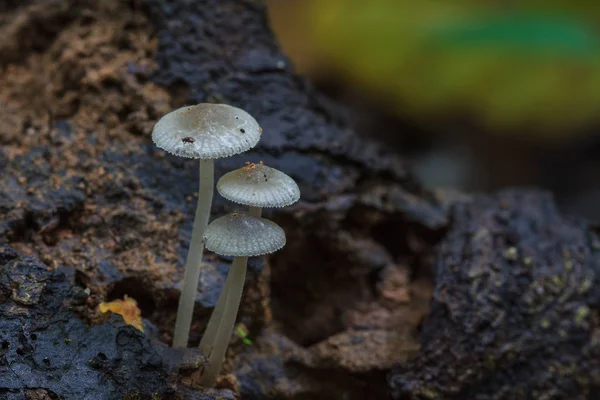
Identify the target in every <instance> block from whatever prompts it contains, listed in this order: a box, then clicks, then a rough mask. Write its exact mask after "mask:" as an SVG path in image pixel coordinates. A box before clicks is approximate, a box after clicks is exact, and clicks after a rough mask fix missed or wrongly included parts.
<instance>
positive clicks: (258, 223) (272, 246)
mask: <svg viewBox="0 0 600 400" xmlns="http://www.w3.org/2000/svg"><path fill="white" fill-rule="evenodd" d="M204 237H205V239H206V248H207V249H209V250H210V251H212V252H214V253H217V254H220V255H223V256H234V259H233V263H232V264H231V269H230V271H229V276H228V277H227V280H228V281H230V282H231V286H230V290H229V293H228V295H227V301H226V303H225V307H224V310H223V318H222V321H221V323H220V324H219V327H218V333H217V336H216V340H215V342H214V346H213V348H212V351H211V353H210V355H209V357H208V362H209V365H208V367H207V368H206V370H205V371H204V374H203V376H202V385H203V386H205V387H213V386H214V385H215V382H216V380H217V376H218V375H219V372H220V371H221V366H222V365H223V360H224V359H225V353H226V351H227V346H228V345H229V339H230V338H231V334H232V332H233V327H234V325H235V318H236V316H237V312H238V308H239V306H240V300H241V298H242V292H243V290H244V280H245V278H246V263H247V261H248V257H252V256H260V255H264V254H270V253H274V252H275V251H277V250H279V249H281V248H282V247H283V246H284V245H285V232H284V231H283V229H281V228H280V227H279V226H278V225H277V224H276V223H274V222H271V221H269V220H267V219H264V218H258V217H253V216H251V215H248V214H245V213H232V214H228V215H226V216H224V217H221V218H218V219H216V220H214V221H213V222H212V223H211V224H210V225H209V226H208V228H207V229H206V234H205V236H204ZM221 296H223V294H221Z"/></svg>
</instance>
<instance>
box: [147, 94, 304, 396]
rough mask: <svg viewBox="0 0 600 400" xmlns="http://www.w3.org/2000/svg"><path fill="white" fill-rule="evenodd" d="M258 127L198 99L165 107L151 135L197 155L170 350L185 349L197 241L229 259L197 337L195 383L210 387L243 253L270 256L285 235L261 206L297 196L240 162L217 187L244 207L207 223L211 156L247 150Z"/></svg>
mask: <svg viewBox="0 0 600 400" xmlns="http://www.w3.org/2000/svg"><path fill="white" fill-rule="evenodd" d="M261 132H262V129H261V128H260V126H259V125H258V123H257V122H256V120H255V119H254V118H253V117H252V116H251V115H250V114H248V113H247V112H245V111H243V110H240V109H238V108H235V107H232V106H228V105H224V104H206V103H203V104H198V105H196V106H190V107H183V108H180V109H178V110H175V111H172V112H171V113H169V114H167V115H165V116H164V117H163V118H161V119H160V120H159V121H158V123H157V124H156V126H155V127H154V130H153V132H152V139H153V140H154V143H155V144H156V146H158V147H159V148H161V149H163V150H165V151H167V152H169V153H172V154H175V155H178V156H182V157H187V158H197V159H200V190H199V192H198V205H197V208H196V215H195V219H194V224H193V229H192V238H191V241H190V248H189V251H188V256H187V259H186V264H185V272H184V281H183V289H182V292H181V297H180V300H179V307H178V310H177V319H176V322H175V331H174V335H173V346H174V347H186V346H187V342H188V337H189V330H190V326H191V321H192V317H193V311H194V302H195V299H196V293H197V290H198V279H199V275H200V263H201V261H202V255H203V252H204V246H206V248H207V249H209V250H210V251H212V252H214V253H216V254H219V255H223V256H233V257H234V260H233V264H232V265H231V268H230V271H229V274H228V276H227V279H226V281H225V286H224V287H223V291H222V292H221V295H220V297H219V300H218V302H217V305H216V307H215V309H214V311H213V314H212V316H211V318H210V320H209V323H208V326H207V328H206V331H205V333H204V335H203V337H202V340H201V342H200V348H201V349H202V350H203V351H204V353H205V355H206V356H207V357H208V360H209V365H208V367H207V368H206V369H205V371H204V374H203V377H202V384H203V386H205V387H212V386H214V384H215V382H216V378H217V376H218V374H219V371H220V369H221V366H222V363H223V360H224V358H225V353H226V350H227V346H228V344H229V339H230V338H231V334H232V332H233V328H234V324H235V319H236V316H237V311H238V308H239V304H240V300H241V297H242V292H243V287H244V280H245V276H246V266H247V260H248V257H253V256H260V255H264V254H270V253H273V252H275V251H277V250H279V249H281V248H282V247H283V246H284V245H285V240H286V239H285V233H284V231H283V229H281V228H280V227H279V226H278V225H277V224H275V223H274V222H271V221H269V220H267V219H264V218H261V214H262V208H264V207H284V206H288V205H290V204H292V203H295V202H296V201H298V200H299V198H300V190H299V188H298V185H296V183H295V182H294V180H293V179H292V178H290V177H289V176H287V175H286V174H284V173H283V172H280V171H278V170H276V169H273V168H270V167H267V166H266V165H263V163H262V161H261V162H260V163H258V164H254V163H249V162H247V163H246V165H244V166H243V167H242V168H240V169H237V170H235V171H232V172H229V173H227V174H225V175H224V176H223V177H222V178H221V179H220V180H219V182H218V183H217V190H218V191H219V193H220V194H221V196H223V197H224V198H226V199H227V200H230V201H232V202H234V203H237V204H242V205H246V206H249V210H248V211H247V212H237V213H231V214H228V215H226V216H224V217H221V218H218V219H216V220H215V221H213V222H212V223H211V224H210V225H208V220H209V217H210V209H211V205H212V198H213V188H214V161H213V160H214V159H217V158H224V157H229V156H233V155H235V154H239V153H242V152H244V151H247V150H249V149H251V148H252V147H254V146H255V145H256V144H257V143H258V141H259V139H260V134H261Z"/></svg>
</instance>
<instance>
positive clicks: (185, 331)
mask: <svg viewBox="0 0 600 400" xmlns="http://www.w3.org/2000/svg"><path fill="white" fill-rule="evenodd" d="M214 180H215V172H214V161H213V160H212V159H207V160H200V188H199V190H198V204H197V206H196V215H195V217H194V225H193V228H192V238H191V239H190V248H189V250H188V254H187V259H186V262H185V271H184V273H183V289H182V290H181V295H180V297H179V307H178V309H177V319H176V320H175V332H174V334H173V347H187V344H188V338H189V334H190V326H191V325H192V316H193V314H194V305H195V303H196V293H197V292H198V279H199V277H200V263H201V262H202V254H203V253H204V239H203V238H204V232H205V231H206V226H207V225H208V219H209V217H210V209H211V206H212V198H213V191H214Z"/></svg>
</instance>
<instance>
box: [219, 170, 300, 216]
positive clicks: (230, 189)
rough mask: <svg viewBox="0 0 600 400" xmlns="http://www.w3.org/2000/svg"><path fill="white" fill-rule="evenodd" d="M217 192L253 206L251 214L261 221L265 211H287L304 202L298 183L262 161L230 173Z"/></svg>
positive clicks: (220, 181)
mask: <svg viewBox="0 0 600 400" xmlns="http://www.w3.org/2000/svg"><path fill="white" fill-rule="evenodd" d="M217 191H218V192H219V194H220V195H221V196H223V197H225V198H226V199H227V200H229V201H232V202H234V203H238V204H244V205H247V206H250V214H251V215H254V216H258V217H260V214H261V212H262V208H264V207H267V208H271V207H273V208H279V207H286V206H289V205H291V204H293V203H295V202H297V201H298V200H299V199H300V189H299V188H298V185H297V184H296V182H294V180H293V179H292V178H290V177H289V176H287V175H286V174H284V173H283V172H281V171H279V170H276V169H275V168H271V167H267V166H266V165H264V164H263V163H262V161H261V162H260V163H259V164H254V163H246V165H245V166H243V167H242V168H239V169H236V170H235V171H231V172H228V173H226V174H225V175H223V176H222V177H221V179H219V181H218V182H217Z"/></svg>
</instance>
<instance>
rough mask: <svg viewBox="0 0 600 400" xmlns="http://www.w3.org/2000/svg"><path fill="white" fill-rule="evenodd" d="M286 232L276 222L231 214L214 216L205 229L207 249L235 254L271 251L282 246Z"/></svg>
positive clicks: (244, 214)
mask: <svg viewBox="0 0 600 400" xmlns="http://www.w3.org/2000/svg"><path fill="white" fill-rule="evenodd" d="M285 240H286V239H285V232H284V231H283V229H282V228H281V227H280V226H279V225H277V224H276V223H275V222H272V221H269V220H268V219H264V218H257V217H252V216H250V215H248V214H246V213H231V214H227V215H225V216H224V217H220V218H217V219H215V220H214V221H213V222H212V223H210V224H209V225H208V227H207V228H206V233H205V234H204V242H205V246H206V248H207V249H208V250H210V251H212V252H214V253H217V254H220V255H223V256H235V257H252V256H260V255H263V254H270V253H274V252H276V251H277V250H279V249H281V248H282V247H283V246H285Z"/></svg>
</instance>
